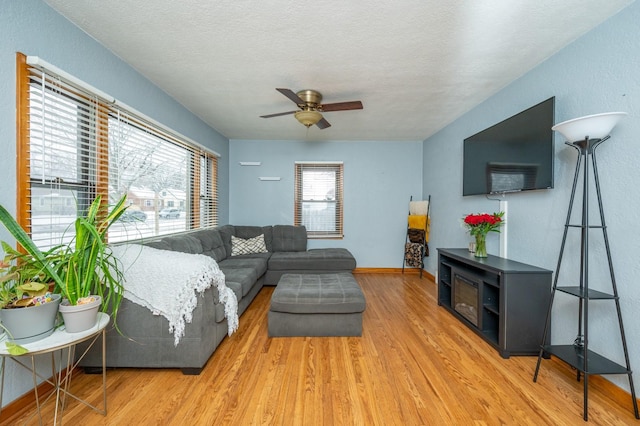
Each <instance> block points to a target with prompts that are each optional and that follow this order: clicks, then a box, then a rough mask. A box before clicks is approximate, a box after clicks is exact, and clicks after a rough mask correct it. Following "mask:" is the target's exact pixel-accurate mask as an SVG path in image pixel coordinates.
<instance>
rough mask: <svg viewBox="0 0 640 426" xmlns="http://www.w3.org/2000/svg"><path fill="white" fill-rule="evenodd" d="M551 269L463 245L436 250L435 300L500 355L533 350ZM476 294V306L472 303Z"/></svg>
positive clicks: (547, 299)
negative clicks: (472, 250) (484, 254)
mask: <svg viewBox="0 0 640 426" xmlns="http://www.w3.org/2000/svg"><path fill="white" fill-rule="evenodd" d="M551 275H552V271H549V270H546V269H542V268H538V267H536V266H532V265H527V264H525V263H520V262H516V261H513V260H509V259H505V258H502V257H498V256H491V255H489V256H488V257H486V258H477V257H474V255H473V253H470V252H469V251H468V250H467V249H458V248H454V249H448V248H439V249H438V305H440V306H442V307H443V308H445V309H446V310H448V311H449V312H451V314H453V315H454V316H455V317H456V318H458V319H459V320H460V321H461V322H463V323H464V324H466V325H467V326H468V327H469V328H471V329H472V330H473V331H475V332H476V333H477V334H478V335H479V336H480V337H482V338H483V339H484V340H485V341H487V342H488V343H489V344H490V345H491V346H493V347H494V348H495V349H496V350H497V351H498V352H499V353H500V356H501V357H503V358H509V356H511V355H538V352H539V351H540V341H541V339H542V336H543V334H544V326H545V318H546V313H547V309H548V307H549V302H550V297H551ZM474 299H475V301H476V302H475V303H476V305H475V306H469V305H473V302H474Z"/></svg>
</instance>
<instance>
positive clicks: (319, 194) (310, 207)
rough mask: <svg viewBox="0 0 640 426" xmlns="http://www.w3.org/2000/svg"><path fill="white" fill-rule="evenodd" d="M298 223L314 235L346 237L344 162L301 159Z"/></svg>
mask: <svg viewBox="0 0 640 426" xmlns="http://www.w3.org/2000/svg"><path fill="white" fill-rule="evenodd" d="M295 167H296V170H295V215H294V216H295V224H296V225H304V226H305V227H306V228H307V233H308V235H309V237H310V238H342V237H343V230H342V202H343V199H342V185H343V179H342V176H343V164H342V163H336V162H332V163H317V162H315V163H307V162H297V163H296V165H295Z"/></svg>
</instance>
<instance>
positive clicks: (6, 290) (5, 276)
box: [0, 241, 61, 344]
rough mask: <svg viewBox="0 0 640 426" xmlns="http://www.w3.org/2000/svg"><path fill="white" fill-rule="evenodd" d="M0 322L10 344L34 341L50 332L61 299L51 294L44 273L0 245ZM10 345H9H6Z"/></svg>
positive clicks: (27, 260)
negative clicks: (0, 255) (0, 250)
mask: <svg viewBox="0 0 640 426" xmlns="http://www.w3.org/2000/svg"><path fill="white" fill-rule="evenodd" d="M2 248H3V250H4V252H5V254H6V255H5V258H4V260H1V261H0V274H1V275H0V320H1V321H2V328H3V329H4V330H5V331H6V332H7V334H8V336H9V340H10V341H11V342H12V343H13V344H22V343H29V342H34V341H36V340H39V339H42V338H44V337H47V336H49V335H50V334H51V333H53V330H54V328H55V322H56V316H57V313H58V305H59V304H60V299H61V296H60V295H59V294H52V293H51V292H50V285H49V279H48V276H47V274H45V273H43V272H42V267H41V266H40V265H39V263H38V262H36V261H34V259H33V258H30V256H28V255H25V254H23V253H20V252H18V251H16V250H14V249H12V248H11V247H10V246H9V245H8V244H7V243H5V242H4V241H3V242H2ZM7 343H9V342H7Z"/></svg>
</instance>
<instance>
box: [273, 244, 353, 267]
mask: <svg viewBox="0 0 640 426" xmlns="http://www.w3.org/2000/svg"><path fill="white" fill-rule="evenodd" d="M355 267H356V259H355V258H354V257H353V255H352V254H351V252H349V250H347V249H344V248H323V249H311V250H308V251H301V252H275V253H273V254H272V255H271V257H270V258H269V270H272V271H287V270H291V271H301V270H314V271H319V270H328V271H350V270H353V269H355Z"/></svg>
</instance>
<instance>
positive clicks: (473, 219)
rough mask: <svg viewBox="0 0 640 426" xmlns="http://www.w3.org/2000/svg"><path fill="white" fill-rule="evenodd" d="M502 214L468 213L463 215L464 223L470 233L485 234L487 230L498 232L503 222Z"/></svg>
mask: <svg viewBox="0 0 640 426" xmlns="http://www.w3.org/2000/svg"><path fill="white" fill-rule="evenodd" d="M502 216H504V212H500V213H493V214H489V213H477V214H469V215H467V216H465V218H464V224H465V226H466V227H467V229H468V230H469V234H471V235H477V234H484V235H487V234H488V233H489V232H500V226H501V225H502V224H503V223H504V221H503V220H502Z"/></svg>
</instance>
